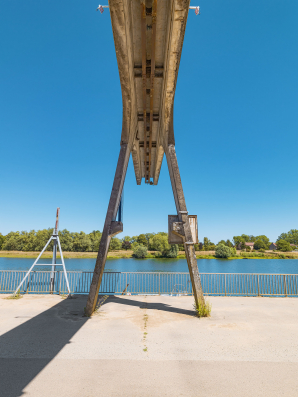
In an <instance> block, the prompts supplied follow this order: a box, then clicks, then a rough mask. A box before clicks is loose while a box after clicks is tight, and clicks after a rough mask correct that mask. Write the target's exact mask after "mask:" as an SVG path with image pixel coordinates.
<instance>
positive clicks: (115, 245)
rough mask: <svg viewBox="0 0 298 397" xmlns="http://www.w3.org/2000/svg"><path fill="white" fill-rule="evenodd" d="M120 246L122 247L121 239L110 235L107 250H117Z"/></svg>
mask: <svg viewBox="0 0 298 397" xmlns="http://www.w3.org/2000/svg"><path fill="white" fill-rule="evenodd" d="M121 248H122V241H121V240H120V239H119V238H117V237H112V238H111V242H110V247H109V251H117V250H121Z"/></svg>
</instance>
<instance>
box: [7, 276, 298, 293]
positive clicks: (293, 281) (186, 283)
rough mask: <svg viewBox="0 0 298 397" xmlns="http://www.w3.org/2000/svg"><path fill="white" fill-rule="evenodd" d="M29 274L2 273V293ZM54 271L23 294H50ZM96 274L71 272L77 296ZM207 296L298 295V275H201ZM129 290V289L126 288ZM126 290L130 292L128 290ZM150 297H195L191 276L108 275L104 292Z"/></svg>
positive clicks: (59, 289)
mask: <svg viewBox="0 0 298 397" xmlns="http://www.w3.org/2000/svg"><path fill="white" fill-rule="evenodd" d="M25 274H26V271H16V270H0V293H6V294H7V293H12V292H14V291H15V289H16V288H17V286H18V285H19V283H20V282H21V280H22V279H23V277H24V276H25ZM50 275H51V272H50V271H35V272H32V273H31V274H30V276H29V277H28V279H27V280H26V281H25V283H24V284H23V286H22V287H21V290H20V292H21V293H31V294H45V293H50ZM92 275H93V272H84V271H68V272H67V276H68V280H69V285H70V290H71V293H73V294H88V293H89V289H90V284H91V280H92ZM200 275H201V281H202V286H203V291H204V294H205V295H220V296H281V297H282V296H290V297H295V296H298V274H254V273H251V274H250V273H245V274H243V273H201V274H200ZM126 287H127V288H126ZM125 288H126V290H125ZM124 290H125V293H126V294H127V293H130V294H132V295H134V294H146V295H164V294H165V295H192V285H191V281H190V277H189V273H170V272H168V273H162V272H131V273H129V272H105V273H104V275H103V279H102V284H101V288H100V291H99V292H100V293H102V294H103V293H104V294H121V293H122V292H123V291H124ZM53 293H55V294H65V293H67V288H66V284H65V278H64V276H63V272H62V271H57V272H55V282H54V290H53Z"/></svg>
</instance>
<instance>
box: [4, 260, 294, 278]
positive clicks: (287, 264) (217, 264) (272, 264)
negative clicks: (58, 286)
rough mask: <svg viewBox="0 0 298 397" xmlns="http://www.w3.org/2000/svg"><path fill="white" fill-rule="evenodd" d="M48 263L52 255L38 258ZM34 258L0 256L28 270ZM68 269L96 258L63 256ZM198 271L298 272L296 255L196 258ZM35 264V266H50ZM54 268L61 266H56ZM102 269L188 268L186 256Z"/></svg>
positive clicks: (8, 266) (8, 265) (9, 266)
mask: <svg viewBox="0 0 298 397" xmlns="http://www.w3.org/2000/svg"><path fill="white" fill-rule="evenodd" d="M41 261H42V263H51V259H41ZM33 262H34V259H27V258H0V270H28V269H29V267H30V266H31V265H32V264H33ZM65 265H66V269H67V270H76V271H93V269H94V265H95V259H65ZM198 266H199V270H200V272H201V273H281V274H298V260H297V259H231V260H228V259H198ZM50 269H51V268H50V267H49V266H38V267H36V268H35V269H34V270H50ZM57 270H62V268H61V267H60V266H57ZM105 271H110V272H113V271H117V272H187V271H188V268H187V262H186V259H132V258H129V259H108V260H107V262H106V266H105Z"/></svg>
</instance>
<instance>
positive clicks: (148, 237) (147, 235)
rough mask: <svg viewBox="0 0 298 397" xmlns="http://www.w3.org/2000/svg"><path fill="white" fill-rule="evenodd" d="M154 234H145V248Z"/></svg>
mask: <svg viewBox="0 0 298 397" xmlns="http://www.w3.org/2000/svg"><path fill="white" fill-rule="evenodd" d="M154 235H155V233H145V236H146V239H147V247H149V240H150V239H151V237H153V236H154Z"/></svg>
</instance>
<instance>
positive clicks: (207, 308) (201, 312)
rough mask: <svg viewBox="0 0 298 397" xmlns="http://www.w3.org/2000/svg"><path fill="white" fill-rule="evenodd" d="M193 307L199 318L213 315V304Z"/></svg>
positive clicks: (206, 303) (207, 303)
mask: <svg viewBox="0 0 298 397" xmlns="http://www.w3.org/2000/svg"><path fill="white" fill-rule="evenodd" d="M228 248H229V247H228ZM193 307H194V309H195V311H196V313H197V316H198V317H210V315H211V303H209V302H205V305H203V304H200V303H199V305H196V304H195V303H194V305H193Z"/></svg>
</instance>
